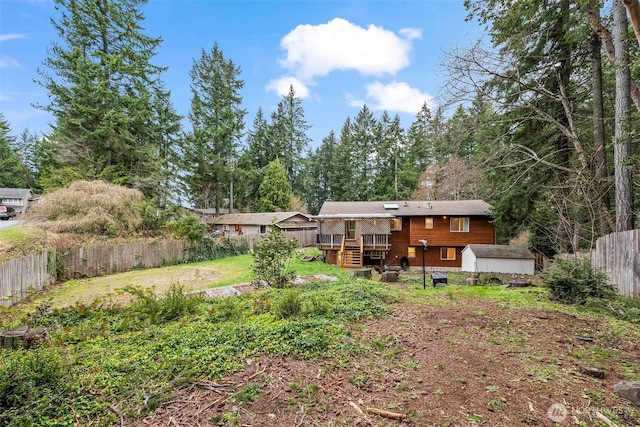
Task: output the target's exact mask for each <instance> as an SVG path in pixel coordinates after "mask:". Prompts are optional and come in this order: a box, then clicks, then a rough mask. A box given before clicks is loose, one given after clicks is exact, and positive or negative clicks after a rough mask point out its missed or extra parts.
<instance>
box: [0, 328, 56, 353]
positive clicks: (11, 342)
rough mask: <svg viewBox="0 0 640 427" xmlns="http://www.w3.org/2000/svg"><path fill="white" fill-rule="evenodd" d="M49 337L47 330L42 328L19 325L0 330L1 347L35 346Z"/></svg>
mask: <svg viewBox="0 0 640 427" xmlns="http://www.w3.org/2000/svg"><path fill="white" fill-rule="evenodd" d="M48 338H49V332H48V331H47V330H46V329H42V328H29V327H28V326H19V327H17V328H14V329H10V330H8V331H2V332H0V347H1V348H12V349H18V348H35V347H38V346H40V345H41V344H42V343H43V342H45V341H46V340H47V339H48Z"/></svg>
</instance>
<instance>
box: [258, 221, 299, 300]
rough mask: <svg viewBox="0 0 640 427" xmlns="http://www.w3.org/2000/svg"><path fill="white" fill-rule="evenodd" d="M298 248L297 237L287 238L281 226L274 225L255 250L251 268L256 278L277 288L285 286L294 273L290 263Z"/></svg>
mask: <svg viewBox="0 0 640 427" xmlns="http://www.w3.org/2000/svg"><path fill="white" fill-rule="evenodd" d="M297 248H298V241H297V240H296V239H291V240H287V239H286V237H285V235H284V233H283V232H282V231H281V230H280V229H279V228H277V227H275V226H272V227H271V228H270V229H269V232H268V233H267V235H266V236H265V237H264V239H262V241H261V242H259V243H257V244H256V246H255V249H254V251H253V264H252V266H251V269H252V270H253V272H254V274H255V275H256V278H258V279H259V280H264V281H265V282H267V283H268V284H269V285H270V286H274V287H276V288H282V287H284V286H285V285H286V284H287V283H288V282H289V278H290V277H291V275H293V272H292V271H289V264H290V262H291V258H293V255H294V254H295V252H296V249H297Z"/></svg>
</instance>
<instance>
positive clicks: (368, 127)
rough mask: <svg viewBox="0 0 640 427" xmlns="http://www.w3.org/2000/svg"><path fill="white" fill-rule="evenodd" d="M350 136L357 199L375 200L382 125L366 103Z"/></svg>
mask: <svg viewBox="0 0 640 427" xmlns="http://www.w3.org/2000/svg"><path fill="white" fill-rule="evenodd" d="M350 133H351V135H350V138H351V139H352V141H353V143H354V144H353V151H352V153H351V161H352V162H353V164H354V167H355V174H356V175H355V176H354V177H353V185H354V187H355V193H356V199H354V200H374V196H375V193H374V187H373V182H374V180H375V178H376V175H377V174H378V170H377V169H376V166H377V158H378V156H379V153H378V148H379V146H378V145H379V143H380V126H379V124H378V121H377V120H376V119H375V117H374V116H373V113H372V112H371V110H370V109H369V107H368V106H367V105H366V104H365V105H364V106H363V107H362V108H361V109H360V111H359V112H358V114H357V115H356V117H355V119H354V120H353V122H352V124H351V129H350Z"/></svg>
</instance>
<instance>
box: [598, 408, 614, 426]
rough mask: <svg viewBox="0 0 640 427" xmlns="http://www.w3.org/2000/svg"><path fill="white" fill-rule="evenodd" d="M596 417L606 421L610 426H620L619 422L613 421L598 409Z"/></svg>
mask: <svg viewBox="0 0 640 427" xmlns="http://www.w3.org/2000/svg"><path fill="white" fill-rule="evenodd" d="M596 418H598V419H599V420H600V421H604V423H605V424H606V425H608V426H609V427H618V425H617V424H615V423H614V422H613V421H611V420H610V419H609V418H607V417H605V416H604V415H602V414H601V413H600V412H598V411H596Z"/></svg>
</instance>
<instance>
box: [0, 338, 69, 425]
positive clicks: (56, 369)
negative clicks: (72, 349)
mask: <svg viewBox="0 0 640 427" xmlns="http://www.w3.org/2000/svg"><path fill="white" fill-rule="evenodd" d="M0 351H2V350H0ZM0 360H4V361H3V362H0V414H5V413H6V411H9V410H10V409H12V408H17V407H21V406H23V405H28V404H29V403H30V401H32V400H35V399H38V398H42V397H43V396H45V395H48V394H55V393H56V392H57V389H58V388H60V387H61V386H62V385H63V382H62V381H61V379H62V376H63V374H64V366H65V364H64V361H63V359H62V357H61V356H60V354H59V353H58V350H57V349H52V348H38V349H34V350H23V351H12V352H11V353H8V354H7V358H6V359H5V356H4V355H3V357H1V358H0ZM3 416H4V415H0V425H5V424H4V423H3ZM5 421H6V420H5Z"/></svg>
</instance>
